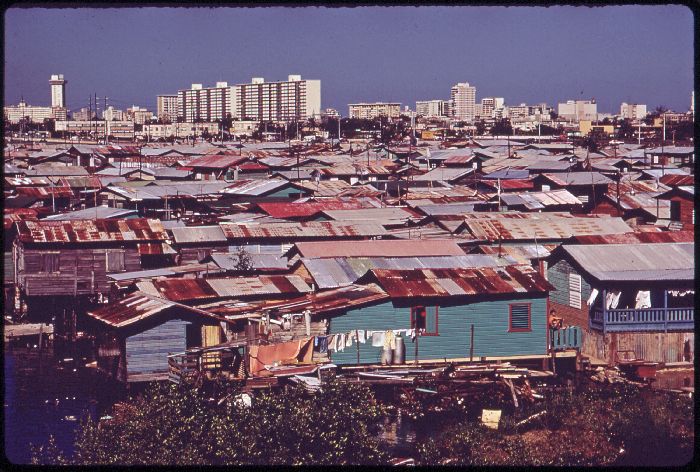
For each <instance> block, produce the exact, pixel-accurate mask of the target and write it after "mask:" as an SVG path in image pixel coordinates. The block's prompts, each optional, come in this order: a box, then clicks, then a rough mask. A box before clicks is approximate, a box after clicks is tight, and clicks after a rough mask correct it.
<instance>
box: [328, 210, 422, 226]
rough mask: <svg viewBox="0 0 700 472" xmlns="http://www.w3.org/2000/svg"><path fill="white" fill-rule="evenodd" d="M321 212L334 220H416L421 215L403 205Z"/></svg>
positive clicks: (420, 217)
mask: <svg viewBox="0 0 700 472" xmlns="http://www.w3.org/2000/svg"><path fill="white" fill-rule="evenodd" d="M323 214H324V215H326V216H327V217H329V218H330V219H332V220H335V221H372V220H375V221H376V220H378V221H379V222H383V223H389V222H390V221H392V222H396V221H400V222H406V221H418V220H420V219H422V218H423V217H422V215H419V214H418V213H416V212H414V211H413V210H411V209H409V208H405V207H384V208H363V209H360V210H324V211H323Z"/></svg>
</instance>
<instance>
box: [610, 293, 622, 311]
mask: <svg viewBox="0 0 700 472" xmlns="http://www.w3.org/2000/svg"><path fill="white" fill-rule="evenodd" d="M620 295H621V292H620V291H619V290H615V291H614V292H613V298H612V301H611V303H610V308H611V309H613V310H614V309H615V308H617V304H618V303H619V302H620Z"/></svg>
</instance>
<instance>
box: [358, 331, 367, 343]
mask: <svg viewBox="0 0 700 472" xmlns="http://www.w3.org/2000/svg"><path fill="white" fill-rule="evenodd" d="M357 341H358V342H361V343H362V344H364V343H365V342H366V341H367V332H366V331H365V330H364V329H358V330H357Z"/></svg>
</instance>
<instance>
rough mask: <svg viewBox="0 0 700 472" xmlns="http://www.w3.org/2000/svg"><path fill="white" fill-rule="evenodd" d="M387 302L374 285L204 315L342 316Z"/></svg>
mask: <svg viewBox="0 0 700 472" xmlns="http://www.w3.org/2000/svg"><path fill="white" fill-rule="evenodd" d="M388 299H389V295H387V294H386V292H384V290H382V289H381V288H380V287H379V286H378V285H376V284H366V285H348V286H345V287H340V288H337V289H332V290H324V291H323V292H314V293H308V294H306V295H304V296H301V297H297V298H293V299H290V300H284V301H275V302H269V301H260V302H249V303H245V304H236V305H232V306H226V305H221V306H218V307H212V308H208V311H211V312H212V313H216V314H218V315H222V316H236V315H239V314H251V315H254V314H258V315H260V316H261V315H262V314H263V313H264V312H270V313H273V314H274V315H275V316H281V315H286V314H291V313H301V312H303V311H305V310H309V311H310V312H311V315H312V316H315V315H330V314H334V313H342V312H346V311H348V310H351V309H357V308H361V307H363V306H368V305H375V304H377V303H382V302H384V301H386V300H388Z"/></svg>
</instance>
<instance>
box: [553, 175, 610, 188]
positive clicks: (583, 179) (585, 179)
mask: <svg viewBox="0 0 700 472" xmlns="http://www.w3.org/2000/svg"><path fill="white" fill-rule="evenodd" d="M542 177H544V178H546V179H547V180H549V181H550V182H552V183H555V184H557V185H561V186H565V187H567V186H570V185H575V186H579V185H603V184H611V183H613V181H612V180H610V179H609V178H607V177H606V176H604V175H603V174H601V173H600V172H566V173H564V172H562V173H556V174H542Z"/></svg>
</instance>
